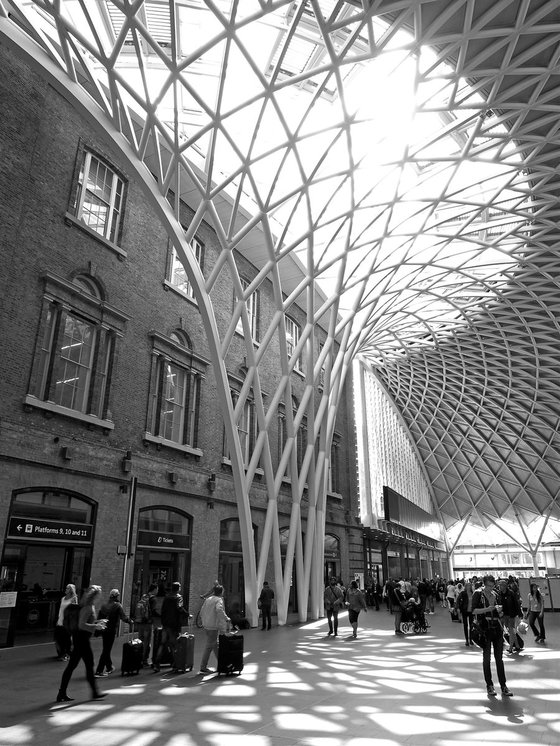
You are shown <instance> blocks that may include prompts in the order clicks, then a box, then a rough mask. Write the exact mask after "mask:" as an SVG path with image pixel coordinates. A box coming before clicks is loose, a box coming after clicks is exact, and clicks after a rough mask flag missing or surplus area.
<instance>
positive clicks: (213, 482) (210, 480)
mask: <svg viewBox="0 0 560 746" xmlns="http://www.w3.org/2000/svg"><path fill="white" fill-rule="evenodd" d="M207 485H208V489H209V490H210V492H214V490H215V489H216V475H215V474H214V472H212V474H210V476H209V477H208V482H207ZM212 507H214V506H212Z"/></svg>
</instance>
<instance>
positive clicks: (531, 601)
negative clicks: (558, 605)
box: [527, 583, 546, 643]
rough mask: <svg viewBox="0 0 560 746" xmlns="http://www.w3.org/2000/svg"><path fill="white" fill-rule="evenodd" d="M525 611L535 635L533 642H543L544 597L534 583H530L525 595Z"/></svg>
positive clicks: (544, 638) (544, 637) (544, 636)
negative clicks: (537, 626)
mask: <svg viewBox="0 0 560 746" xmlns="http://www.w3.org/2000/svg"><path fill="white" fill-rule="evenodd" d="M527 611H528V612H529V613H528V620H527V621H528V622H529V626H530V627H531V629H532V630H533V634H534V635H535V642H542V643H544V642H545V640H546V634H545V631H544V598H543V597H542V594H541V592H540V590H539V586H538V585H537V584H536V583H531V587H530V591H529V595H528V596H527ZM535 621H536V622H537V623H538V625H539V631H537V628H536V627H535Z"/></svg>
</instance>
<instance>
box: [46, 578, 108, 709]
mask: <svg viewBox="0 0 560 746" xmlns="http://www.w3.org/2000/svg"><path fill="white" fill-rule="evenodd" d="M100 595H101V587H100V586H99V585H92V586H90V587H89V588H88V589H87V591H86V592H85V594H84V596H83V599H82V603H81V608H80V616H79V619H78V629H77V630H76V631H75V632H74V633H73V639H74V648H73V650H72V653H71V654H70V660H69V661H68V665H67V666H66V668H65V669H64V673H63V674H62V679H61V681H60V689H59V690H58V695H57V697H56V701H57V702H72V701H73V698H72V697H69V696H68V691H67V690H68V684H69V683H70V678H71V677H72V674H73V673H74V669H75V668H76V666H77V665H78V663H79V662H80V660H83V662H84V666H85V667H86V678H87V680H88V684H89V685H90V687H91V694H92V699H102V697H105V696H106V693H105V692H100V691H99V690H98V689H97V686H96V681H95V675H94V673H93V651H92V649H91V643H90V638H91V636H92V634H93V633H94V632H95V630H96V629H99V630H104V629H105V626H106V621H105V620H100V621H97V614H96V611H95V606H94V603H95V601H96V599H98V598H99V596H100Z"/></svg>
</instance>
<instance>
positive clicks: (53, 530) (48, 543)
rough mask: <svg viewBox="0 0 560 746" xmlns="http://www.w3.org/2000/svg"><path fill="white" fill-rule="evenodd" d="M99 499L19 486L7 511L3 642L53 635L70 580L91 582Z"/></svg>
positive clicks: (1, 575) (80, 584) (0, 588)
mask: <svg viewBox="0 0 560 746" xmlns="http://www.w3.org/2000/svg"><path fill="white" fill-rule="evenodd" d="M94 525H95V504H94V503H93V501H90V500H88V499H87V498H85V497H83V496H81V495H77V494H75V493H71V492H65V491H60V490H48V489H26V490H21V491H18V492H15V493H14V494H13V496H12V504H11V507H10V514H9V517H8V528H7V535H6V541H5V544H4V551H3V555H2V564H1V565H0V592H1V593H2V594H10V595H9V596H4V598H7V599H9V600H10V601H13V605H11V606H10V607H8V608H0V646H4V647H5V646H9V645H13V644H14V643H15V644H17V643H18V642H19V643H22V642H30V641H32V640H41V639H43V638H44V637H46V638H48V637H49V636H50V635H52V629H53V627H54V626H55V623H56V615H57V610H58V604H59V602H60V599H61V598H62V596H63V595H64V589H65V587H66V585H67V584H68V583H73V584H74V585H75V586H76V590H77V592H78V594H80V593H81V591H82V589H83V588H86V587H87V586H88V585H89V583H90V572H91V551H92V545H93V528H94Z"/></svg>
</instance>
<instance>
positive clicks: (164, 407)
mask: <svg viewBox="0 0 560 746" xmlns="http://www.w3.org/2000/svg"><path fill="white" fill-rule="evenodd" d="M163 365H164V373H163V376H164V378H163V393H162V401H161V417H160V432H159V434H160V435H161V436H162V437H163V438H166V439H167V440H172V441H174V442H175V443H182V442H183V422H184V419H183V418H184V415H185V392H186V384H187V376H186V371H184V370H182V369H181V368H179V367H178V366H176V365H172V364H171V363H164V364H163Z"/></svg>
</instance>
